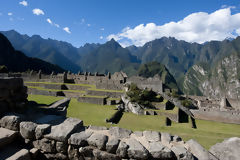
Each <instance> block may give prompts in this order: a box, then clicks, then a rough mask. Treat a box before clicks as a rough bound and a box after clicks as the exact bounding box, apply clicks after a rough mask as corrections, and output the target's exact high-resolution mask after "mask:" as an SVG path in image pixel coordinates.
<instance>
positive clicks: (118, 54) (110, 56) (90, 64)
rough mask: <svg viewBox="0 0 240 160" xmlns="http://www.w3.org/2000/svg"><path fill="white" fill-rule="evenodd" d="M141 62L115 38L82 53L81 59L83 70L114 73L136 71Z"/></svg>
mask: <svg viewBox="0 0 240 160" xmlns="http://www.w3.org/2000/svg"><path fill="white" fill-rule="evenodd" d="M139 63H140V62H139V60H138V59H137V57H136V56H133V55H132V54H131V53H130V51H129V50H128V49H125V48H122V47H121V46H120V45H119V44H118V43H117V42H116V41H115V40H114V39H112V40H110V41H108V42H106V43H105V44H102V45H100V46H98V47H96V48H95V49H94V50H92V51H90V52H89V53H85V54H82V58H81V59H80V61H79V65H81V68H82V70H85V71H88V72H101V73H107V72H111V73H114V72H116V71H121V70H122V71H124V72H127V73H128V74H131V73H133V72H136V70H137V68H138V66H139Z"/></svg>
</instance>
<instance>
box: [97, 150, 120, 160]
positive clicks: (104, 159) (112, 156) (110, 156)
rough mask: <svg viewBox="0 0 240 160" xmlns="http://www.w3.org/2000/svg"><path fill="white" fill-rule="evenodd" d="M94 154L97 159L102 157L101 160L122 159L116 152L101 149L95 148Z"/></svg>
mask: <svg viewBox="0 0 240 160" xmlns="http://www.w3.org/2000/svg"><path fill="white" fill-rule="evenodd" d="M93 156H94V158H95V159H100V160H113V159H114V160H121V158H120V157H118V156H117V155H115V154H111V153H108V152H105V151H101V150H99V149H94V150H93Z"/></svg>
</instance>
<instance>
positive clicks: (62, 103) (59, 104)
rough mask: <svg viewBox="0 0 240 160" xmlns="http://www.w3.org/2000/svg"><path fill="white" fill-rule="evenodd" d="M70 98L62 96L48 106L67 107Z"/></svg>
mask: <svg viewBox="0 0 240 160" xmlns="http://www.w3.org/2000/svg"><path fill="white" fill-rule="evenodd" d="M70 100H71V98H64V99H61V100H59V101H56V102H54V103H53V104H52V105H50V106H49V107H48V108H58V109H59V108H64V107H67V106H68V104H69V102H70Z"/></svg>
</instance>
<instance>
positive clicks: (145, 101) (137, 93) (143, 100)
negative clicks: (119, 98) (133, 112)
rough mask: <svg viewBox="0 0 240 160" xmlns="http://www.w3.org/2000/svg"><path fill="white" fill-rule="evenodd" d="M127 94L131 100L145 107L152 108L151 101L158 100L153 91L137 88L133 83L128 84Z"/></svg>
mask: <svg viewBox="0 0 240 160" xmlns="http://www.w3.org/2000/svg"><path fill="white" fill-rule="evenodd" d="M127 95H128V96H129V97H130V101H131V102H137V103H138V104H140V105H143V106H144V107H146V108H154V106H153V105H152V103H151V102H158V101H160V98H158V97H157V94H156V93H155V92H154V91H152V90H147V89H144V90H142V89H139V88H138V87H137V85H136V84H133V83H132V84H131V85H130V86H129V90H128V92H127Z"/></svg>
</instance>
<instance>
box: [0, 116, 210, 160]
mask: <svg viewBox="0 0 240 160" xmlns="http://www.w3.org/2000/svg"><path fill="white" fill-rule="evenodd" d="M0 124H1V127H3V128H4V129H3V128H0V131H2V130H4V133H6V132H9V133H12V132H14V134H16V135H15V136H19V138H21V139H23V142H24V143H25V144H26V145H27V146H28V148H30V149H29V150H30V152H29V151H27V152H26V151H25V152H24V156H25V157H28V158H27V159H26V160H28V159H31V158H32V159H70V160H71V159H109V160H111V159H144V160H145V159H146V160H147V159H167V160H168V159H169V160H175V159H176V160H177V159H179V160H180V159H181V160H183V159H184V160H193V159H194V158H195V159H204V160H205V159H206V160H207V159H209V156H210V155H209V153H208V151H207V150H205V149H204V148H203V147H202V146H201V145H200V144H198V143H197V142H196V141H194V140H189V141H187V142H184V141H182V139H181V138H180V137H179V136H171V135H170V134H168V133H160V132H156V131H136V132H132V131H130V130H127V129H123V128H118V127H110V128H106V127H97V126H88V127H87V126H84V125H83V121H81V120H79V119H75V118H66V119H62V121H61V122H60V123H57V124H56V123H55V124H53V123H50V121H45V124H43V123H39V122H36V121H35V122H31V121H21V118H20V117H19V115H14V114H11V115H6V116H4V117H2V118H1V120H0ZM11 130H14V131H11ZM1 133H2V132H0V138H1ZM17 133H19V134H17ZM5 135H6V134H5ZM9 141H11V140H9ZM1 142H2V141H0V145H1ZM27 153H28V154H29V156H26V154H27Z"/></svg>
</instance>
